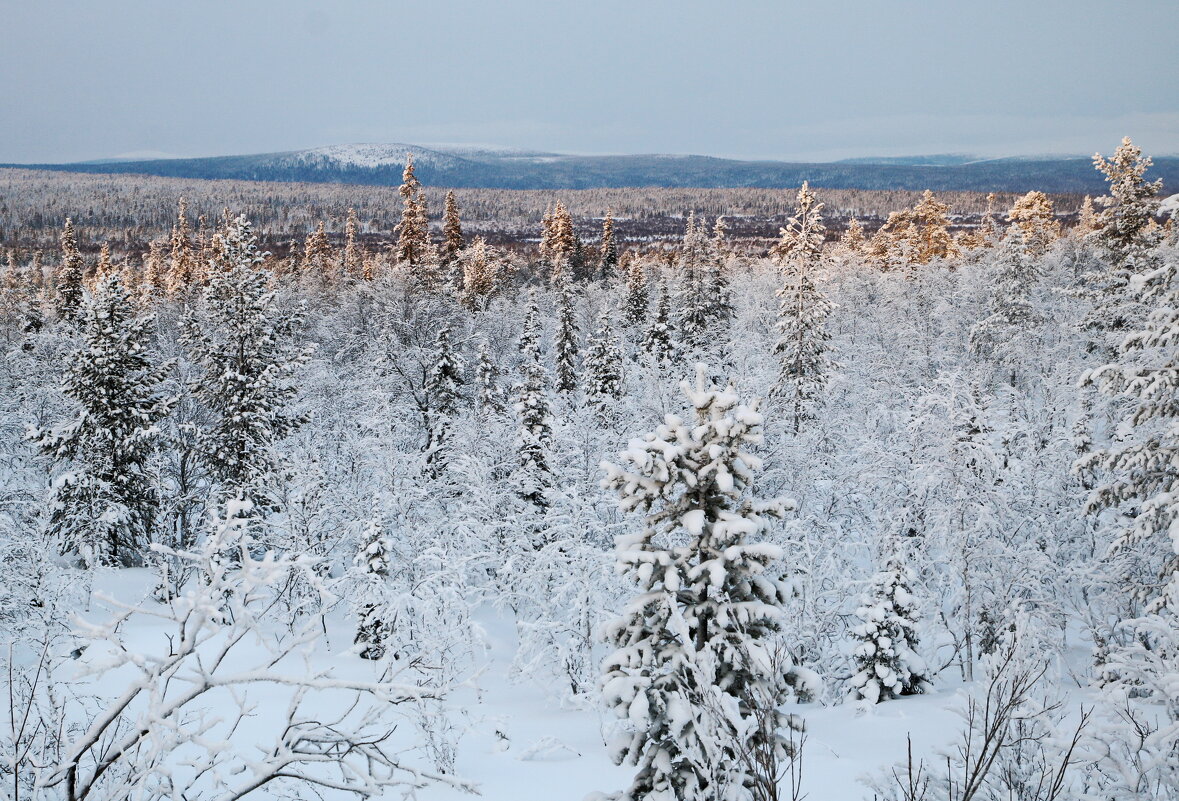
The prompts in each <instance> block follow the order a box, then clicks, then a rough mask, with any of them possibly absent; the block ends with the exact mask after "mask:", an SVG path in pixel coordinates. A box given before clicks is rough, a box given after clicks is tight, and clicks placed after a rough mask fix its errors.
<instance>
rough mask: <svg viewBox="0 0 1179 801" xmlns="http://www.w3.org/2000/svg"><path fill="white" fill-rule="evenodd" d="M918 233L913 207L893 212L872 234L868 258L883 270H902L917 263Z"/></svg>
mask: <svg viewBox="0 0 1179 801" xmlns="http://www.w3.org/2000/svg"><path fill="white" fill-rule="evenodd" d="M918 234H919V229H918V227H917V225H915V224H914V221H913V210H912V209H902V210H901V211H894V212H891V213H890V214H889V215H888V219H887V220H885V222H884V225H882V226H880V228H879V229H878V230H877V231H876V233H875V234H874V235H873V236H872V240H871V241H870V242H869V244H868V249H867V254H868V258H869V259H871V260H872V262H873V263H874V264H876V265H877V266H879V267H880V268H881V269H882V270H900V269H904V268H907V267H909V266H910V265H913V264H916V263H917V251H918V245H917V240H918Z"/></svg>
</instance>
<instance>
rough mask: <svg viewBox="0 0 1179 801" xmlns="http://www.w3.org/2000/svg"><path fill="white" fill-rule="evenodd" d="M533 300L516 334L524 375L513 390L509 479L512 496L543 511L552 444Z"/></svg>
mask: <svg viewBox="0 0 1179 801" xmlns="http://www.w3.org/2000/svg"><path fill="white" fill-rule="evenodd" d="M535 313H536V303H535V300H534V301H533V303H532V306H531V307H530V309H529V317H528V320H529V321H531V322H528V321H526V323H525V329H524V331H523V333H521V335H520V349H521V350H522V351H523V353H524V359H525V361H524V364H523V365H522V367H521V370H522V371H523V373H524V375H523V378H522V380H521V381H520V383H519V384H518V385H517V387H516V391H517V393H518V394H517V397H518V398H519V399H518V400H517V401H516V404H515V412H516V416H517V419H518V420H519V429H518V433H517V436H516V443H515V445H516V459H517V463H516V470H515V472H514V473H513V480H514V482H515V486H516V495H517V497H519V498H520V499H521V500H522V501H523V502H524V503H525V504H526V505H527V506H528V507H531V509H532V510H536V511H543V510H544V509H545V508H546V507H547V506H548V494H549V490H550V488H551V487H552V484H553V476H552V468H551V466H550V456H549V454H550V452H551V450H552V444H553V421H552V416H551V412H550V409H549V399H548V396H547V390H548V373H547V372H546V371H545V369H544V365H543V364H542V363H541V361H540V342H539V339H540V332H539V323H537V322H536V314H535Z"/></svg>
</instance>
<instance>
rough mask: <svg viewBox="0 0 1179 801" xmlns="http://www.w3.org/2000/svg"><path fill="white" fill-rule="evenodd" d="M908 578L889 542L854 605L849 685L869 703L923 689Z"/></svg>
mask: <svg viewBox="0 0 1179 801" xmlns="http://www.w3.org/2000/svg"><path fill="white" fill-rule="evenodd" d="M914 581H915V576H914V575H913V571H912V570H911V569H910V568H909V566H908V565H907V564H905V559H904V554H903V553H901V551H900V548H899V547H895V548H894V549H893V551H892V553H891V554H890V555H889V557H888V559H887V560H886V562H885V564H884V569H883V570H881V571H880V572H879V573H877V574H876V575H875V576H873V577H872V581H871V584H870V585H869V587H868V590H867V591H866V592H865V593H864V596H863V598H862V599H861V601H860V607H859V608H858V609H856V617H857V618H859V619H860V622H859V624H857V625H855V626H853V627H852V630H851V633H852V636H853V637H854V638H855V639H856V640H858V641H859V643H860V644H859V645H857V646H856V648H855V650H854V651H852V659H853V660H854V661H855V669H856V674H855V675H854V676H852V679H851V690H852V694H853V696H855V697H858V698H861V699H863V700H865V701H867V702H868V703H870V704H876V703H879V702H881V701H888V700H890V699H893V698H900V697H901V696H904V695H915V694H917V693H923V692H925V691H926V690H927V689H928V688H929V679H928V678H927V674H928V672H929V669H928V667H927V666H926V664H925V660H923V659H922V658H921V657H920V655H919V654H918V635H917V618H916V612H917V604H916V602H915V600H914V598H913V590H912V587H913V584H914Z"/></svg>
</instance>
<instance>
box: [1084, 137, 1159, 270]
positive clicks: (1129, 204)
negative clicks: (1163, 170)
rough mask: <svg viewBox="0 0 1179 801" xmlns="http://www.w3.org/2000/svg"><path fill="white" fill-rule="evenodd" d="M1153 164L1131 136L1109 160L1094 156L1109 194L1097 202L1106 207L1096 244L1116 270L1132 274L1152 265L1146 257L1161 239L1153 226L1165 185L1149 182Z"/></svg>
mask: <svg viewBox="0 0 1179 801" xmlns="http://www.w3.org/2000/svg"><path fill="white" fill-rule="evenodd" d="M1151 164H1152V161H1151V159H1150V158H1149V157H1147V156H1143V155H1142V149H1141V148H1139V147H1137V146H1135V145H1134V143H1133V142H1131V141H1130V137H1128V136H1127V137H1126V138H1125V139H1123V140H1122V143H1121V144H1120V145H1119V146H1118V148H1117V149H1116V150H1115V151H1114V154H1113V156H1112V157H1111V158H1110V160H1109V161H1106V160H1105V158H1103V157H1102V156H1101V154H1099V153H1098V154H1095V155H1094V156H1093V165H1094V166H1095V167H1096V168H1097V169H1098V170H1099V171H1100V172H1101V173H1102V174H1103V175H1104V176H1105V180H1106V182H1107V183H1108V184H1109V195H1108V196H1106V197H1102V198H1099V199H1098V202H1099V203H1100V204H1101V205H1102V206H1103V208H1102V210H1101V214H1100V215H1099V217H1098V219H1097V225H1098V231H1097V243H1098V245H1099V246H1100V247H1101V248H1102V249H1103V250H1104V251H1105V252H1106V254H1108V257H1109V259H1110V261H1111V262H1112V263H1113V265H1114V266H1115V267H1117V268H1125V269H1128V270H1130V271H1131V272H1140V271H1142V270H1143V269H1144V268H1145V267H1147V266H1149V264H1148V262H1149V259H1148V258H1147V254H1148V253H1149V251H1150V250H1151V248H1153V247H1154V246H1155V245H1156V244H1158V240H1159V236H1158V232H1157V231H1155V230H1153V229H1152V227H1151V223H1152V222H1153V221H1154V214H1155V211H1156V210H1157V209H1158V193H1159V190H1160V189H1161V188H1162V185H1163V182H1162V179H1161V178H1160V179H1158V180H1156V181H1147V180H1146V171H1147V170H1148V169H1150V166H1151Z"/></svg>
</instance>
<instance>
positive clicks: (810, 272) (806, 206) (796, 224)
mask: <svg viewBox="0 0 1179 801" xmlns="http://www.w3.org/2000/svg"><path fill="white" fill-rule="evenodd" d="M822 210H823V204H822V203H819V202H818V199H817V198H816V197H815V194H814V192H812V191H811V190H810V187H809V186H807V184H806V183H803V185H802V188H801V189H799V190H798V213H797V214H796V215H795V216H793V217H791V218H790V221H789V223H788V224H787V227H785V228H783V229H782V232H781V236H782V239H781V241H779V243H778V244H777V245H776V246H775V249H774V252H775V253H776V254H777V255H778V257H779V259H780V260H781V264H782V270H783V274H784V278H785V280H784V282H783V285H782V288H781V289H779V290H778V291H777V293H776V294H777V296H778V299H779V303H778V342H777V344H775V345H774V352H775V353H776V354H777V355H778V363H779V367H778V380H777V382H776V383H775V384H774V388H773V392H772V394H773V396H774V397H777V398H779V399H781V400H782V402H783V403H784V404H785V405H786V407H787V408H789V409H790V410H791V413H792V415H793V428H794V433H796V434H797V433H798V431H799V429H800V427H801V425H802V421H803V420H805V419H807V418H809V417H810V416H811V415H812V414H813V412H814V407H815V406H816V404H817V403H818V402H819V400H820V397H821V394H822V391H823V389H824V388H825V387H826V386H827V381H828V379H829V377H830V372H831V370H832V368H833V367H834V366H835V365H834V363H833V362H832V361H831V358H830V355H829V353H828V350H829V348H830V346H829V345H828V341H829V340H830V335H829V334H828V333H827V329H826V325H827V317H828V315H830V313H831V303H830V302H829V301H828V300H827V298H826V296H825V295H824V294H823V293H822V292H821V291H820V290H819V288H818V285H817V284H816V282H815V273H816V272H817V270H818V268H819V263H820V260H821V259H822V255H823V237H824V234H825V232H826V228H824V227H823V218H822V216H821V212H822Z"/></svg>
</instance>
